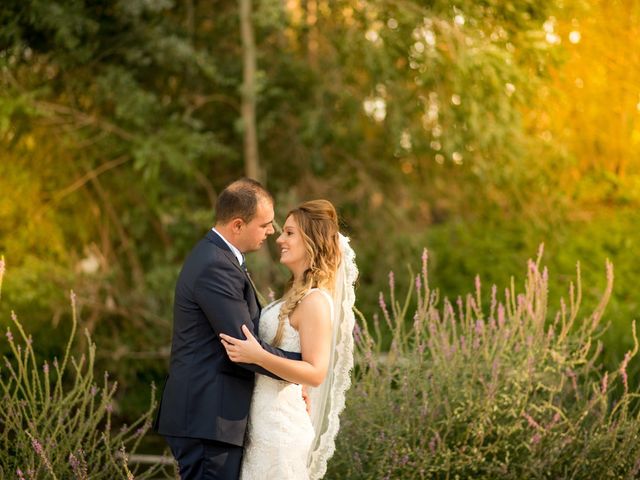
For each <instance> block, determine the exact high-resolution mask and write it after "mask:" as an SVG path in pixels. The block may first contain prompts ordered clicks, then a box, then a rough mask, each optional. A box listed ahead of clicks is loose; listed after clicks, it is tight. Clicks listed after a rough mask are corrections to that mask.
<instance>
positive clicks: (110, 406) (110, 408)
mask: <svg viewBox="0 0 640 480" xmlns="http://www.w3.org/2000/svg"><path fill="white" fill-rule="evenodd" d="M104 409H105V410H106V411H107V412H109V413H111V412H113V404H112V403H107V405H106V406H105V407H104Z"/></svg>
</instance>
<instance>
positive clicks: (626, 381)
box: [620, 352, 631, 393]
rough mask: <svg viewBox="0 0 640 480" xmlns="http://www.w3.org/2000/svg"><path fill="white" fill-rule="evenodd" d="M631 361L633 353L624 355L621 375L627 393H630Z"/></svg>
mask: <svg viewBox="0 0 640 480" xmlns="http://www.w3.org/2000/svg"><path fill="white" fill-rule="evenodd" d="M629 360H631V352H627V353H625V354H624V360H622V363H621V364H620V375H621V376H622V383H623V384H624V391H625V393H626V392H628V391H629V379H628V377H627V365H628V364H629Z"/></svg>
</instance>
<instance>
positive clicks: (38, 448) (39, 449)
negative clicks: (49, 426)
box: [31, 438, 44, 455]
mask: <svg viewBox="0 0 640 480" xmlns="http://www.w3.org/2000/svg"><path fill="white" fill-rule="evenodd" d="M31 445H33V449H34V450H35V451H36V453H37V454H38V455H42V454H43V452H44V450H43V448H42V444H41V443H40V442H39V441H38V440H36V439H35V438H34V439H32V440H31Z"/></svg>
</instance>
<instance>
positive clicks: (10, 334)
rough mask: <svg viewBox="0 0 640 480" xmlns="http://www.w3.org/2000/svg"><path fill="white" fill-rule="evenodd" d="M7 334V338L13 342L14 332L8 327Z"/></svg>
mask: <svg viewBox="0 0 640 480" xmlns="http://www.w3.org/2000/svg"><path fill="white" fill-rule="evenodd" d="M6 335H7V340H9V341H10V342H13V333H11V330H9V329H8V328H7V333H6Z"/></svg>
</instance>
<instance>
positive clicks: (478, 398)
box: [327, 251, 640, 479]
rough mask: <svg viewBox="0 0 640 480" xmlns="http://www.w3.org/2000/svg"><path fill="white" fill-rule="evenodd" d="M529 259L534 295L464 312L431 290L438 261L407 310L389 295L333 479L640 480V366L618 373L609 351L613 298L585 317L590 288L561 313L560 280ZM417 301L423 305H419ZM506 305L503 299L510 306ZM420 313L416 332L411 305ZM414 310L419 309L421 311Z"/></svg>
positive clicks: (464, 301)
mask: <svg viewBox="0 0 640 480" xmlns="http://www.w3.org/2000/svg"><path fill="white" fill-rule="evenodd" d="M541 254H542V251H541V252H540V255H539V257H538V260H537V262H533V261H530V262H529V265H528V271H527V276H526V280H525V282H524V289H523V290H522V291H521V292H519V291H518V290H517V289H516V285H515V281H514V280H513V279H512V281H511V285H510V286H509V287H508V288H506V289H505V292H504V297H502V295H500V296H499V295H498V292H497V288H496V287H495V286H494V287H493V288H492V289H491V295H490V302H488V303H489V305H483V304H482V298H483V295H482V292H481V284H480V280H479V279H477V280H476V291H475V292H474V293H473V294H469V295H467V296H466V298H458V299H457V301H455V302H453V303H452V302H450V301H449V300H448V299H445V300H444V302H443V305H442V306H441V307H438V303H439V293H438V291H437V290H433V289H431V288H430V286H429V281H428V275H427V253H426V251H425V254H424V255H423V265H422V272H421V274H420V275H418V276H416V277H415V278H414V281H415V288H413V287H412V288H411V289H409V291H408V293H407V296H406V299H405V301H404V303H402V302H399V301H398V300H397V299H396V297H395V287H394V278H393V274H391V275H390V287H391V288H390V298H389V299H385V298H384V297H383V295H382V294H381V296H380V307H381V310H382V318H383V321H384V322H383V326H384V325H385V324H386V328H388V329H389V330H391V332H392V341H391V347H390V350H389V352H388V353H383V352H382V348H381V345H382V341H381V338H382V336H383V335H382V333H381V330H382V327H381V322H379V321H378V319H377V318H374V321H373V322H371V325H372V327H371V328H368V327H367V322H366V321H364V319H362V320H363V321H362V322H361V323H360V327H359V328H357V331H356V332H355V334H356V340H357V360H356V365H357V371H356V375H355V377H356V378H355V381H354V386H353V387H352V390H351V392H350V396H349V399H348V402H347V407H346V411H345V413H344V415H343V417H342V429H341V432H340V436H339V438H338V443H337V448H336V455H335V457H334V459H333V461H332V462H331V464H330V466H329V471H328V475H327V478H335V479H340V478H349V479H383V478H386V479H392V478H393V479H400V478H402V479H413V478H416V479H418V478H420V479H425V478H436V479H440V478H442V479H445V478H447V479H449V478H451V479H454V478H460V479H466V478H474V479H496V478H500V479H522V478H527V479H528V478H540V479H543V478H544V479H560V478H572V479H591V478H598V479H604V478H635V477H636V476H637V473H638V471H639V469H640V442H638V432H639V431H640V417H639V415H638V409H637V394H636V393H632V392H630V391H629V387H628V374H627V366H628V363H629V361H630V359H631V358H632V357H633V356H634V355H635V354H636V352H637V350H638V344H637V339H636V332H635V324H634V325H633V332H632V333H633V338H634V343H635V346H634V348H633V349H632V350H631V351H629V352H627V354H626V356H625V358H624V360H623V362H622V364H621V365H620V366H619V368H618V369H616V370H615V371H612V372H605V371H604V369H603V368H602V361H601V355H600V353H601V344H600V342H599V341H598V338H599V336H600V335H601V334H602V332H603V330H604V328H603V327H602V325H601V320H602V316H603V312H604V309H605V306H606V304H607V302H608V300H609V297H610V295H611V289H612V286H613V267H612V265H611V264H610V263H609V262H607V286H606V289H605V292H604V294H603V295H602V296H601V301H600V303H599V305H598V306H597V307H596V308H595V309H594V310H593V311H592V312H591V313H590V314H589V315H586V316H584V315H582V314H581V311H580V301H581V297H582V287H581V282H580V272H579V269H578V275H577V282H576V283H575V285H574V284H571V287H570V291H569V300H568V302H565V300H561V302H560V308H559V311H558V312H557V313H553V314H552V313H551V312H550V311H549V305H548V304H549V302H548V283H549V278H548V272H547V269H546V268H544V269H541V268H540V257H541ZM414 294H416V297H417V299H416V300H412V296H413V295H414ZM499 298H502V300H499ZM416 303H417V309H416V310H415V313H414V315H413V321H408V318H407V317H408V315H409V314H410V311H409V306H410V305H415V304H416ZM411 311H413V310H411Z"/></svg>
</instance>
